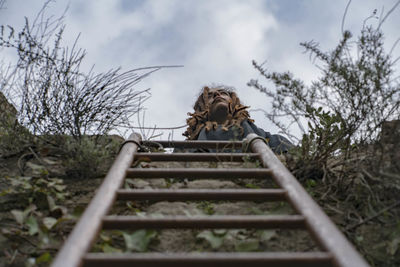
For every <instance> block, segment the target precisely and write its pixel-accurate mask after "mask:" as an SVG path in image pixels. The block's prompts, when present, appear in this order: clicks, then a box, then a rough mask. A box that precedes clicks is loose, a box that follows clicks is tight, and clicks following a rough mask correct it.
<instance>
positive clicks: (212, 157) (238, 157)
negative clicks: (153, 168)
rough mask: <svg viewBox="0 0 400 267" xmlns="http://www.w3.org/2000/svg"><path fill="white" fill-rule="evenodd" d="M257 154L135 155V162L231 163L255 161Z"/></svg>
mask: <svg viewBox="0 0 400 267" xmlns="http://www.w3.org/2000/svg"><path fill="white" fill-rule="evenodd" d="M257 158H258V154H257V153H170V154H168V153H144V152H143V153H137V154H136V155H135V160H152V161H231V162H243V161H244V160H245V159H257Z"/></svg>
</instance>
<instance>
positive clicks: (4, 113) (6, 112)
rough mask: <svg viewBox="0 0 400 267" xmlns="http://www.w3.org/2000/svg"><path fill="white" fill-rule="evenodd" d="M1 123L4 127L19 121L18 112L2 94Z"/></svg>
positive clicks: (0, 106) (0, 98)
mask: <svg viewBox="0 0 400 267" xmlns="http://www.w3.org/2000/svg"><path fill="white" fill-rule="evenodd" d="M0 110H1V112H0V122H1V124H4V125H13V124H14V123H15V121H16V119H17V110H16V109H15V107H14V106H13V105H12V104H10V102H8V100H7V98H6V97H5V96H4V94H3V93H2V92H0Z"/></svg>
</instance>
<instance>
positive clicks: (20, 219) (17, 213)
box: [11, 210, 25, 225]
mask: <svg viewBox="0 0 400 267" xmlns="http://www.w3.org/2000/svg"><path fill="white" fill-rule="evenodd" d="M11 214H12V215H13V216H14V219H15V220H16V221H17V223H19V224H21V225H22V224H23V223H24V221H25V217H24V212H23V211H22V210H12V211H11Z"/></svg>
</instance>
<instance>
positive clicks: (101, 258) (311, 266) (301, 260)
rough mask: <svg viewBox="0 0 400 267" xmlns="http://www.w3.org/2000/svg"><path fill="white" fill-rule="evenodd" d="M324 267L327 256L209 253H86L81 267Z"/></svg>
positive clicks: (308, 254) (282, 253)
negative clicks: (245, 266) (245, 265)
mask: <svg viewBox="0 0 400 267" xmlns="http://www.w3.org/2000/svg"><path fill="white" fill-rule="evenodd" d="M243 264H247V265H249V266H260V267H261V266H262V267H265V266H269V267H325V266H332V256H331V254H330V253H327V252H247V253H245V252H239V253H238V252H236V253H229V252H215V253H212V252H209V253H205V252H204V253H186V254H181V253H112V254H104V253H87V254H86V255H85V257H84V265H83V266H84V267H102V266H114V267H117V266H118V267H125V266H126V267H128V266H129V267H130V266H133V265H134V266H136V267H141V266H143V267H167V266H168V267H171V266H185V267H186V266H190V267H204V266H207V267H211V266H217V267H225V266H226V267H235V266H238V267H243Z"/></svg>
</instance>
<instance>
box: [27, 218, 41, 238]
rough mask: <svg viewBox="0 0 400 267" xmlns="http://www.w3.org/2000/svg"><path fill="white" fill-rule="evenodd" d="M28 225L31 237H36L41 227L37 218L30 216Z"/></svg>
mask: <svg viewBox="0 0 400 267" xmlns="http://www.w3.org/2000/svg"><path fill="white" fill-rule="evenodd" d="M26 225H27V226H28V227H29V235H34V234H37V233H38V232H39V225H38V222H37V220H36V218H35V217H33V216H29V218H28V219H27V220H26Z"/></svg>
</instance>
